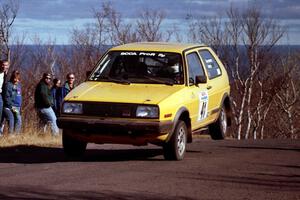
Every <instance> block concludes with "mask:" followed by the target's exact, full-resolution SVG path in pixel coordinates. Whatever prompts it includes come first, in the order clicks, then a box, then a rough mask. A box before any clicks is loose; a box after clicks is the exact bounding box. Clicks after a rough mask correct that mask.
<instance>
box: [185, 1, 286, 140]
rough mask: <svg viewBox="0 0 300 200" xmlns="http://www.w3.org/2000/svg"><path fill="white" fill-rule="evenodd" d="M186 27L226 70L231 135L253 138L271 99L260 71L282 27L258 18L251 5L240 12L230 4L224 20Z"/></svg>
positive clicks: (271, 21) (212, 20)
mask: <svg viewBox="0 0 300 200" xmlns="http://www.w3.org/2000/svg"><path fill="white" fill-rule="evenodd" d="M190 27H191V28H190V29H189V32H190V34H191V35H192V36H193V37H192V38H193V39H196V40H198V42H199V40H200V41H201V42H204V43H206V44H208V45H210V46H212V47H213V48H214V49H215V50H216V52H217V54H218V55H219V56H220V57H221V59H222V61H223V62H224V64H225V66H226V68H227V71H228V72H229V75H230V77H231V83H232V84H231V85H232V98H231V102H232V107H233V112H234V116H235V117H234V122H235V126H236V130H237V133H236V135H235V137H237V138H238V139H241V138H242V137H244V138H246V139H247V138H249V136H250V134H252V133H254V134H253V137H254V138H256V130H257V128H258V127H256V126H257V125H258V126H260V127H261V126H263V125H262V124H261V122H263V120H262V119H263V116H264V117H266V115H267V114H268V112H269V111H268V110H269V108H268V107H267V106H266V105H269V104H268V102H271V100H272V98H269V97H268V96H269V95H268V93H267V92H265V90H264V87H265V86H266V80H268V78H267V76H262V75H260V73H261V72H263V71H264V70H265V69H266V68H267V67H270V66H269V65H268V62H270V61H271V60H269V59H270V58H272V57H271V56H270V55H272V53H273V52H272V51H273V49H274V45H275V44H276V43H277V42H278V41H279V40H280V38H281V37H282V36H283V34H284V31H283V29H282V27H280V26H279V25H278V23H277V22H276V21H274V20H273V19H271V18H265V17H262V16H261V11H260V10H259V9H258V8H257V7H254V6H252V7H250V8H249V9H247V10H245V11H244V12H240V11H238V10H237V9H234V8H233V7H231V8H230V10H229V11H228V12H227V19H226V20H223V19H222V18H214V19H206V20H196V21H194V22H192V24H191V26H190ZM198 35H199V36H198ZM266 59H268V62H265V61H266ZM254 88H256V89H257V90H256V91H257V92H255V93H254V92H253V89H254ZM257 94H259V95H257ZM254 97H256V98H255V99H254ZM257 105H259V106H258V107H257ZM242 133H245V134H242Z"/></svg>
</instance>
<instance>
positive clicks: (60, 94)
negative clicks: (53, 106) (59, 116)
mask: <svg viewBox="0 0 300 200" xmlns="http://www.w3.org/2000/svg"><path fill="white" fill-rule="evenodd" d="M66 79H67V80H66V82H65V84H64V85H63V86H62V87H61V88H59V90H58V91H57V109H58V110H60V107H61V105H62V102H63V100H64V98H65V96H67V94H68V93H69V92H70V91H71V90H73V89H74V87H75V84H74V82H75V75H74V74H73V73H68V74H67V76H66Z"/></svg>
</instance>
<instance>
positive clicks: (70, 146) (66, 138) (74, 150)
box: [62, 130, 87, 157]
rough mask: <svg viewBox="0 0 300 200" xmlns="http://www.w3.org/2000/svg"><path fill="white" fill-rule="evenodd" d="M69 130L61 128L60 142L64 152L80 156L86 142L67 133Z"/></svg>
mask: <svg viewBox="0 0 300 200" xmlns="http://www.w3.org/2000/svg"><path fill="white" fill-rule="evenodd" d="M68 131H69V130H63V134H62V143H63V148H64V152H65V154H66V155H67V156H69V157H80V156H82V155H83V154H84V152H85V150H86V145H87V143H86V142H83V141H80V140H77V139H75V138H73V137H71V136H70V135H69V134H68Z"/></svg>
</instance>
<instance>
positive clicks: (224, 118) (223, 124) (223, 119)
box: [220, 109, 227, 135]
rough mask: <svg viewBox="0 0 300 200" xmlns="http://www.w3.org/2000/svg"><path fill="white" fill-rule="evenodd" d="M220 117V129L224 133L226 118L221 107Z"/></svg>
mask: <svg viewBox="0 0 300 200" xmlns="http://www.w3.org/2000/svg"><path fill="white" fill-rule="evenodd" d="M220 118H221V129H222V132H223V134H224V135H225V133H226V129H227V119H226V113H225V111H224V109H222V111H221V116H220Z"/></svg>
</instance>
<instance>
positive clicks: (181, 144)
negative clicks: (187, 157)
mask: <svg viewBox="0 0 300 200" xmlns="http://www.w3.org/2000/svg"><path fill="white" fill-rule="evenodd" d="M185 145H186V137H185V130H184V128H183V127H181V128H180V129H179V131H178V137H177V149H178V154H179V156H182V155H183V154H184V152H185Z"/></svg>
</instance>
